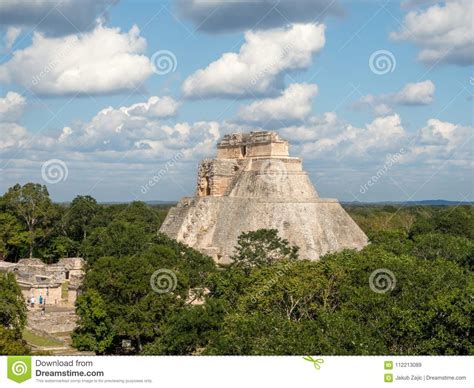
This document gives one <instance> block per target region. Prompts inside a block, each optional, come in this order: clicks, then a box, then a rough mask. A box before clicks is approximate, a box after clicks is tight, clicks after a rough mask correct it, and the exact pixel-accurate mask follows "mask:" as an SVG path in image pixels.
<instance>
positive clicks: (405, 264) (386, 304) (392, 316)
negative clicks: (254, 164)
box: [202, 248, 474, 355]
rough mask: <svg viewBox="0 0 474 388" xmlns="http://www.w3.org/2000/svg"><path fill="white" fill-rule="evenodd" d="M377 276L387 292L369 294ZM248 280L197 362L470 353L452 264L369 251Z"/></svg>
mask: <svg viewBox="0 0 474 388" xmlns="http://www.w3.org/2000/svg"><path fill="white" fill-rule="evenodd" d="M381 269H382V270H383V271H385V272H384V273H385V275H386V276H388V277H389V278H390V277H392V276H393V278H391V281H392V285H394V287H390V286H389V287H387V288H386V290H385V292H381V293H378V292H375V291H374V290H373V287H371V286H370V285H371V284H370V278H371V274H372V273H374V271H376V270H381ZM226 270H228V271H233V270H235V268H232V267H229V268H228V269H226ZM388 271H390V272H388ZM248 277H249V280H248V283H247V286H246V287H245V288H244V289H243V293H242V294H241V295H240V296H239V298H238V299H237V300H236V302H235V303H234V305H233V306H230V308H229V310H228V312H227V314H225V315H224V316H223V320H222V324H221V327H220V329H219V331H218V333H219V335H218V336H214V337H212V341H211V342H210V343H209V345H208V346H207V347H206V349H205V350H204V353H205V354H253V355H257V354H258V355H269V354H313V353H316V354H338V355H342V354H400V355H402V354H407V355H417V354H432V355H440V354H470V352H472V333H471V330H472V329H471V327H472V322H471V317H472V312H473V307H472V303H471V296H470V295H471V294H472V292H473V284H474V282H473V276H472V273H469V274H466V272H465V271H464V270H463V269H462V268H460V267H459V266H458V265H457V264H455V263H453V262H449V261H446V260H440V259H434V260H430V261H426V260H423V259H419V258H415V257H412V256H408V255H400V256H397V255H394V254H391V253H388V252H386V251H383V250H381V249H376V248H371V249H369V250H363V251H361V252H354V251H343V252H340V253H336V254H331V255H328V256H326V257H324V258H322V260H320V261H319V262H311V261H306V260H301V261H287V262H285V261H282V262H277V263H275V264H273V265H270V266H262V267H253V268H252V270H251V271H250V273H249V275H248ZM227 278H229V277H227ZM387 284H389V283H387ZM380 285H382V286H383V283H382V284H379V286H380ZM389 285H390V284H389ZM230 287H231V286H230V285H229V288H230ZM213 297H214V296H213V295H212V294H211V295H210V296H209V298H210V299H212V298H213ZM202 319H203V320H204V317H203V318H202Z"/></svg>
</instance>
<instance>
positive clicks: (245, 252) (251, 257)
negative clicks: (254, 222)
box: [231, 229, 299, 268]
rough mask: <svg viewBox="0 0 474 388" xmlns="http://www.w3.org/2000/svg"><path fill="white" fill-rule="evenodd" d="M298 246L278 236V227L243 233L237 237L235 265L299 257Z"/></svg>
mask: <svg viewBox="0 0 474 388" xmlns="http://www.w3.org/2000/svg"><path fill="white" fill-rule="evenodd" d="M298 249H299V248H298V247H296V246H293V245H290V244H289V242H288V241H287V240H284V239H282V238H280V237H279V236H278V231H277V230H276V229H260V230H256V231H253V232H247V233H242V234H241V235H240V236H239V237H238V239H237V246H236V253H235V254H234V255H233V256H232V257H231V258H232V260H233V265H235V266H237V267H242V268H250V267H253V266H262V265H268V264H272V263H274V262H276V261H279V260H296V259H298Z"/></svg>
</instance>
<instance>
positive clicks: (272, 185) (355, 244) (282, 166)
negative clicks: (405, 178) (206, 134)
mask: <svg viewBox="0 0 474 388" xmlns="http://www.w3.org/2000/svg"><path fill="white" fill-rule="evenodd" d="M262 228H265V229H277V230H278V231H279V235H280V236H281V237H283V238H285V239H287V240H288V241H289V242H290V243H291V244H293V245H297V246H299V247H300V251H299V254H300V257H301V258H303V259H310V260H317V259H318V258H319V257H320V256H322V255H324V254H326V253H328V252H334V251H339V250H342V249H344V248H353V249H362V248H363V247H364V246H365V245H366V244H367V236H366V235H365V234H364V232H363V231H362V230H361V229H360V228H359V226H358V225H357V224H356V223H355V222H354V221H353V220H352V218H351V217H350V216H349V215H348V214H347V213H346V212H345V210H344V209H343V208H342V207H341V205H340V204H339V202H338V201H337V200H336V199H332V198H319V196H318V194H317V192H316V190H315V188H314V186H313V185H312V183H311V181H310V179H309V177H308V174H307V173H306V172H304V171H303V167H302V162H301V159H299V158H295V157H290V156H289V154H288V142H287V141H286V140H283V139H281V138H280V137H279V136H278V135H277V134H276V133H275V132H266V131H265V132H250V133H236V134H230V135H226V136H224V138H223V139H222V141H221V142H220V143H219V144H218V145H217V157H216V158H214V159H204V160H203V161H202V162H201V164H200V166H199V171H198V183H197V189H196V195H195V196H194V197H185V198H183V199H181V200H180V201H179V203H178V204H177V206H176V207H173V208H171V209H170V211H169V213H168V215H167V217H166V219H165V221H164V223H163V225H162V226H161V229H160V231H161V232H163V233H165V234H166V235H168V236H169V237H171V238H174V239H176V240H178V241H181V242H183V243H185V244H187V245H189V246H191V247H193V248H195V249H197V250H199V251H201V252H203V253H205V254H207V255H209V256H211V257H212V258H214V260H215V261H216V262H218V263H223V264H226V263H229V262H230V256H232V254H233V253H234V247H235V245H236V243H237V237H238V236H239V235H240V234H241V233H242V232H248V231H253V230H257V229H262Z"/></svg>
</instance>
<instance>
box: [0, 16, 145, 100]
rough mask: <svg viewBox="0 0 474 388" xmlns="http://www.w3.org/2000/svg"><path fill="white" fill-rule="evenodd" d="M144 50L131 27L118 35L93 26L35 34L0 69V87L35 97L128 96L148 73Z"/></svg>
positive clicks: (136, 29)
mask: <svg viewBox="0 0 474 388" xmlns="http://www.w3.org/2000/svg"><path fill="white" fill-rule="evenodd" d="M145 48H146V41H145V39H144V38H143V37H141V36H140V30H139V29H138V27H137V26H133V27H132V28H131V29H130V30H129V31H128V32H124V33H122V32H121V31H120V29H118V28H107V27H104V26H102V25H99V26H97V28H96V29H95V30H93V31H91V32H87V33H83V34H79V35H68V36H65V37H60V38H49V37H46V36H44V35H42V34H40V33H35V34H34V36H33V41H32V44H31V45H30V46H28V47H26V48H24V49H21V50H16V51H15V52H14V53H13V57H12V58H11V59H10V60H9V61H8V62H6V63H3V64H2V65H0V81H2V82H7V83H13V82H15V83H18V84H21V85H23V86H25V87H27V88H29V89H30V90H32V91H33V92H35V93H38V94H41V95H65V94H74V93H89V94H103V93H115V92H120V91H123V90H133V89H134V88H136V87H138V86H140V85H141V83H142V82H144V81H145V80H146V79H147V78H148V77H149V76H150V75H151V74H152V72H153V65H152V63H151V62H150V60H149V59H148V58H147V57H146V56H145V55H143V52H144V51H145Z"/></svg>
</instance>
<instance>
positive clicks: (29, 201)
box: [4, 183, 53, 258]
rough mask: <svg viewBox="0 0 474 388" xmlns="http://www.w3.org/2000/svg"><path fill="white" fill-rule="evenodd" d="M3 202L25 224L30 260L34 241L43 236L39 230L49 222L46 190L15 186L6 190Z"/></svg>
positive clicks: (50, 204)
mask: <svg viewBox="0 0 474 388" xmlns="http://www.w3.org/2000/svg"><path fill="white" fill-rule="evenodd" d="M4 201H5V203H6V204H7V207H8V209H10V210H11V211H12V212H13V213H14V214H15V215H16V216H17V217H18V218H20V219H21V220H23V221H24V222H25V224H26V227H27V229H28V244H29V257H30V258H32V257H33V251H34V248H35V247H36V240H37V239H38V238H39V237H41V236H42V235H43V234H42V233H41V229H40V228H41V227H42V226H43V225H44V224H46V223H47V222H48V221H49V219H50V218H51V211H52V210H53V206H52V203H51V199H50V198H49V193H48V189H47V188H46V186H44V185H40V184H37V183H27V184H25V185H24V186H21V185H19V184H16V185H15V186H13V187H11V188H9V189H8V191H7V193H6V194H5V195H4Z"/></svg>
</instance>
